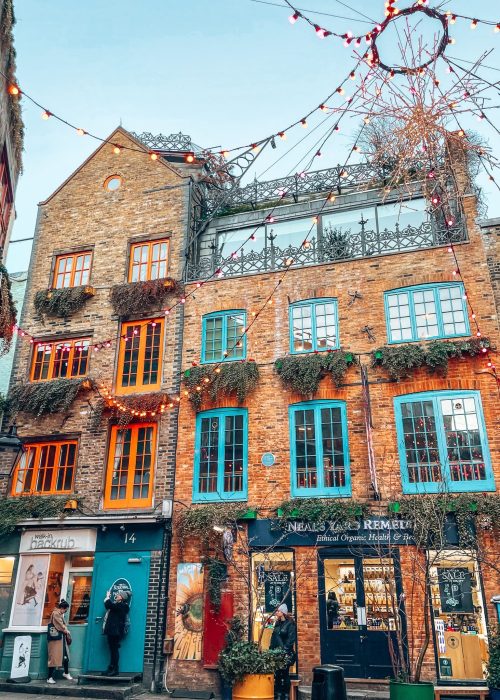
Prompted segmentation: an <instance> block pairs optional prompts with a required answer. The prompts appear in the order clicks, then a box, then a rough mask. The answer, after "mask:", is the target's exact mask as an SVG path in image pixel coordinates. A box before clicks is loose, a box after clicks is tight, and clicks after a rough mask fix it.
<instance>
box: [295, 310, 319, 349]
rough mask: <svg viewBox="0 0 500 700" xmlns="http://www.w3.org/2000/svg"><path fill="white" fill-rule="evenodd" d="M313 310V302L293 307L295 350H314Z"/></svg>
mask: <svg viewBox="0 0 500 700" xmlns="http://www.w3.org/2000/svg"><path fill="white" fill-rule="evenodd" d="M311 312H312V304H301V305H299V306H294V307H293V308H292V333H293V349H294V351H295V352H311V351H312V350H314V340H313V328H312V317H311Z"/></svg>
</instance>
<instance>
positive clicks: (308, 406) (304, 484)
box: [289, 401, 351, 496]
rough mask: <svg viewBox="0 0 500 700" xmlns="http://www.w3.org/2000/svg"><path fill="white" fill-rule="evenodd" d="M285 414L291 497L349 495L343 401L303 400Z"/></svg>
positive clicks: (345, 415) (345, 414)
mask: <svg viewBox="0 0 500 700" xmlns="http://www.w3.org/2000/svg"><path fill="white" fill-rule="evenodd" d="M289 412H290V453H291V455H290V459H291V478H292V488H291V491H292V496H349V495H350V493H351V483H350V472H349V449H348V441H347V412H346V405H345V402H344V401H305V402H303V403H298V404H294V405H293V406H290V408H289Z"/></svg>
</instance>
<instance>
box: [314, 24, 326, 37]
mask: <svg viewBox="0 0 500 700" xmlns="http://www.w3.org/2000/svg"><path fill="white" fill-rule="evenodd" d="M314 31H315V32H316V36H317V37H318V39H324V38H325V33H326V30H325V29H323V27H320V26H319V25H318V24H315V25H314Z"/></svg>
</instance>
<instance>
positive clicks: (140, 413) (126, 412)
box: [89, 392, 171, 431]
mask: <svg viewBox="0 0 500 700" xmlns="http://www.w3.org/2000/svg"><path fill="white" fill-rule="evenodd" d="M170 405H171V402H170V399H169V396H168V394H165V393H164V392H153V393H151V394H140V395H135V396H123V397H120V400H118V399H114V398H112V397H111V396H109V397H106V398H100V399H99V401H97V403H96V404H94V405H93V406H92V414H91V418H90V421H89V427H90V429H91V430H92V431H95V430H97V429H98V428H99V426H100V424H101V421H102V416H103V414H104V413H105V412H106V413H109V415H110V418H111V419H112V420H114V421H116V424H117V425H119V426H120V427H124V426H126V425H129V424H130V423H137V422H140V421H146V420H151V418H155V417H156V416H158V415H161V414H163V413H164V411H165V408H166V407H167V406H170Z"/></svg>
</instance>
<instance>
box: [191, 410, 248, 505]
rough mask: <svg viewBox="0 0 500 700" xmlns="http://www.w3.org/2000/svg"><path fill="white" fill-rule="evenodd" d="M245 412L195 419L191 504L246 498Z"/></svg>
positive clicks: (206, 413)
mask: <svg viewBox="0 0 500 700" xmlns="http://www.w3.org/2000/svg"><path fill="white" fill-rule="evenodd" d="M247 425H248V415H247V411H246V409H229V408H225V409H218V410H216V411H204V412H203V413H199V414H198V415H197V416H196V438H195V464H194V481H193V501H220V500H237V501H238V500H242V499H246V498H247V452H248V446H247V442H248V435H247Z"/></svg>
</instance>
